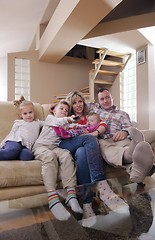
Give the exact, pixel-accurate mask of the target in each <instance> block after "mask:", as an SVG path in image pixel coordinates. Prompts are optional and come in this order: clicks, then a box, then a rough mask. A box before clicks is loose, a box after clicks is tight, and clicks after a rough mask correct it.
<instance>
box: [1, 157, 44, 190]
mask: <svg viewBox="0 0 155 240" xmlns="http://www.w3.org/2000/svg"><path fill="white" fill-rule="evenodd" d="M42 184H43V180H42V176H41V161H39V160H32V161H18V160H15V161H0V188H3V187H14V186H16V187H17V186H29V185H42Z"/></svg>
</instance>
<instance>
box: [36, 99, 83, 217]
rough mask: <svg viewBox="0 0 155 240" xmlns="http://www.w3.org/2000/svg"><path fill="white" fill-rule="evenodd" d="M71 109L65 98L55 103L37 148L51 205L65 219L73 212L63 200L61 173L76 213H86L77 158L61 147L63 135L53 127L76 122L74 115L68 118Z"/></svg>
mask: <svg viewBox="0 0 155 240" xmlns="http://www.w3.org/2000/svg"><path fill="white" fill-rule="evenodd" d="M68 112H69V105H68V103H67V102H66V101H64V100H61V101H60V102H59V103H58V104H56V105H55V106H53V115H52V114H49V115H48V116H47V118H46V120H45V122H44V125H43V128H42V131H41V133H40V135H39V138H38V139H37V141H36V143H35V145H34V148H33V151H34V155H35V158H37V159H40V160H41V161H42V176H43V181H44V185H45V188H46V190H47V194H48V201H49V208H50V210H51V212H52V214H53V215H54V216H55V218H56V219H58V220H62V221H65V220H67V219H68V218H69V217H70V213H69V212H68V211H67V210H66V208H65V207H64V206H63V204H62V203H61V202H60V199H59V195H58V192H57V190H56V187H57V180H58V176H59V173H60V176H61V180H62V185H63V188H64V189H66V191H67V198H66V202H65V203H66V204H67V205H68V206H70V207H71V209H72V210H73V211H74V212H77V213H82V212H83V211H82V209H81V207H80V205H79V203H78V201H77V197H76V191H75V187H74V186H75V185H76V184H77V181H76V168H75V163H74V160H73V157H72V155H71V153H70V152H69V151H68V150H66V149H61V148H59V147H58V146H59V143H60V142H61V138H60V137H58V136H57V135H56V133H55V131H54V129H53V127H54V126H63V125H68V123H69V122H74V119H73V117H72V116H71V117H68Z"/></svg>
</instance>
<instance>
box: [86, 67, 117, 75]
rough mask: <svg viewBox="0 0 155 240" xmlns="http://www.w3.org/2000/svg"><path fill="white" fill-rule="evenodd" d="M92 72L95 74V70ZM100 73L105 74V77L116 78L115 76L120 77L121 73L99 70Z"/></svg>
mask: <svg viewBox="0 0 155 240" xmlns="http://www.w3.org/2000/svg"><path fill="white" fill-rule="evenodd" d="M90 71H91V72H95V69H91V70H90ZM98 73H100V74H105V75H111V76H115V75H118V73H119V72H114V71H107V70H98Z"/></svg>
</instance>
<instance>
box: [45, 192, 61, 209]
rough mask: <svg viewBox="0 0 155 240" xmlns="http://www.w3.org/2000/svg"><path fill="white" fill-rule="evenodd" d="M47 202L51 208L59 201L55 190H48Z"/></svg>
mask: <svg viewBox="0 0 155 240" xmlns="http://www.w3.org/2000/svg"><path fill="white" fill-rule="evenodd" d="M47 194H48V203H49V208H50V209H51V208H52V207H53V206H55V205H56V204H57V203H60V200H59V196H58V194H57V193H56V192H54V191H53V192H48V193H47Z"/></svg>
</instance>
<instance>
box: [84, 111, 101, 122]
mask: <svg viewBox="0 0 155 240" xmlns="http://www.w3.org/2000/svg"><path fill="white" fill-rule="evenodd" d="M91 116H95V117H96V119H97V121H98V122H100V121H101V118H100V115H99V114H98V113H96V112H89V113H88V115H87V118H88V117H91Z"/></svg>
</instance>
